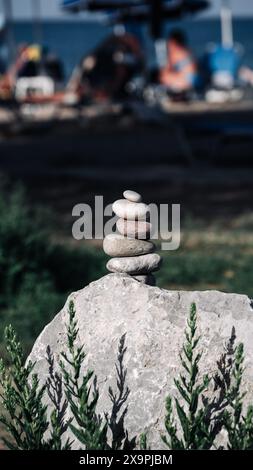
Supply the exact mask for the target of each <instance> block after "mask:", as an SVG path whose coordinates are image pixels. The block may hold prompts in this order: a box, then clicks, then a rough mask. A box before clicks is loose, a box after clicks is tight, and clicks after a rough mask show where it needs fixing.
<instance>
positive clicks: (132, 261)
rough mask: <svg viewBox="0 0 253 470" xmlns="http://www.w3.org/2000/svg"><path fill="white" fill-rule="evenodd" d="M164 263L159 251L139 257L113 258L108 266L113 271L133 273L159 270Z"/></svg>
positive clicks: (147, 272)
mask: <svg viewBox="0 0 253 470" xmlns="http://www.w3.org/2000/svg"><path fill="white" fill-rule="evenodd" d="M161 263H162V258H161V256H160V255H158V254H157V253H151V254H148V255H141V256H137V257H133V258H131V257H127V258H112V259H110V260H109V261H108V263H107V265H106V267H107V269H108V271H110V272H113V273H127V274H131V275H135V274H136V275H138V274H149V273H152V272H153V271H158V269H159V268H160V266H161Z"/></svg>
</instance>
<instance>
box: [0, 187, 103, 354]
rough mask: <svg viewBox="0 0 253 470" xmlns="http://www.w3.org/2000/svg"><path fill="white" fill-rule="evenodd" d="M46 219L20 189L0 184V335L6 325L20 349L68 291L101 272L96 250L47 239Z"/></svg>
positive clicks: (64, 297)
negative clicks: (14, 331) (16, 334)
mask: <svg viewBox="0 0 253 470" xmlns="http://www.w3.org/2000/svg"><path fill="white" fill-rule="evenodd" d="M48 218H49V216H48V214H46V213H45V212H42V211H40V210H33V209H31V208H30V207H29V205H28V203H27V201H26V198H25V195H24V192H23V190H22V188H19V187H18V188H16V189H15V190H12V191H7V188H5V189H4V188H3V187H1V186H0V219H1V223H0V319H1V321H0V335H1V336H2V334H3V331H4V327H5V326H6V325H8V324H9V323H12V324H13V325H14V327H15V328H16V329H17V331H18V332H19V334H20V336H21V338H22V340H24V341H25V343H26V349H27V348H28V347H30V345H31V344H32V343H33V341H34V339H35V338H36V336H37V335H38V334H39V333H40V331H41V329H42V328H43V327H44V326H45V324H46V323H48V321H49V320H50V319H51V318H52V316H53V315H55V312H57V311H58V310H59V309H60V308H61V306H62V305H63V303H64V302H65V299H66V296H67V295H68V294H69V293H70V292H71V291H73V290H77V289H81V288H83V287H84V286H85V285H87V284H88V283H89V282H91V281H92V280H94V279H96V278H99V277H101V276H102V275H103V274H104V273H105V268H104V266H105V262H104V256H103V254H100V253H99V252H98V251H97V250H95V249H91V248H90V249H88V248H86V247H84V248H81V249H75V248H71V247H66V246H61V245H56V244H55V243H52V242H51V239H50V230H49V223H48Z"/></svg>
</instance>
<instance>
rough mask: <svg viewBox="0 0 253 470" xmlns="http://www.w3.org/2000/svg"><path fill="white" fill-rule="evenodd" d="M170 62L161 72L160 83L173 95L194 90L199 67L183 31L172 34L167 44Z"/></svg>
mask: <svg viewBox="0 0 253 470" xmlns="http://www.w3.org/2000/svg"><path fill="white" fill-rule="evenodd" d="M167 52H168V62H167V65H166V66H165V67H164V68H162V69H161V70H160V73H159V81H160V83H161V84H162V85H164V86H165V87H166V88H167V89H168V91H169V92H171V93H172V94H173V93H175V94H178V93H179V94H181V93H185V92H188V91H190V90H193V89H194V88H195V86H196V82H197V80H198V67H197V63H196V61H195V59H194V57H193V55H192V52H191V51H190V49H189V48H188V45H187V39H186V36H185V34H184V33H183V31H181V30H174V31H172V32H171V33H170V36H169V40H168V43H167Z"/></svg>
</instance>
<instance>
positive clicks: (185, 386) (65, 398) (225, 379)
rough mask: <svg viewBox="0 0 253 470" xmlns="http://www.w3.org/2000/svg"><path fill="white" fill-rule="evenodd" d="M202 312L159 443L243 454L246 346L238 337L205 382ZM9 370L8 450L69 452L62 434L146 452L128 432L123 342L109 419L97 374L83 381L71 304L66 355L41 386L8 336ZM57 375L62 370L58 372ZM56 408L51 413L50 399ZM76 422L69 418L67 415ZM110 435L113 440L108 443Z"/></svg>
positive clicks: (252, 412) (5, 389) (191, 331)
mask: <svg viewBox="0 0 253 470" xmlns="http://www.w3.org/2000/svg"><path fill="white" fill-rule="evenodd" d="M200 340H201V338H200V337H199V336H198V335H197V314H196V306H195V305H194V304H193V305H192V306H191V311H190V315H189V318H188V321H187V328H186V331H185V343H184V345H183V349H182V352H181V354H180V360H181V365H182V373H181V374H180V375H179V378H177V379H175V385H176V388H177V392H178V394H177V396H176V397H174V398H172V397H171V396H169V397H168V398H167V400H166V417H165V433H164V434H163V435H162V436H161V439H162V440H163V442H164V444H165V445H166V446H167V447H168V448H169V449H183V450H203V449H215V448H217V449H223V448H227V449H230V450H232V449H233V450H234V449H242V450H253V407H252V406H249V407H248V408H247V409H246V411H245V412H243V408H244V407H243V405H244V399H245V393H243V392H242V378H243V373H244V349H243V345H242V344H239V345H238V346H235V331H234V330H233V331H232V335H231V338H230V340H229V343H228V344H227V348H226V351H225V352H224V354H223V355H222V357H221V358H220V359H219V361H218V362H217V370H216V372H215V374H214V375H213V376H212V377H208V376H203V377H201V376H200V372H199V362H200V360H201V357H202V353H201V352H200V351H199V343H200ZM5 341H6V349H7V352H8V354H9V362H10V367H6V366H5V365H4V363H3V361H1V362H0V386H1V388H2V391H1V392H0V397H1V401H2V404H3V406H4V410H5V411H4V414H2V415H1V416H0V422H2V424H3V425H4V426H5V428H6V429H7V431H8V433H9V436H10V438H9V439H8V440H5V444H6V445H7V446H8V447H9V448H10V449H19V450H32V449H36V450H38V449H40V450H41V449H43V450H70V449H71V448H72V441H71V440H70V439H67V440H66V439H65V438H64V434H65V432H66V431H67V430H68V431H69V432H68V435H71V433H72V434H73V439H74V437H75V438H76V439H77V440H78V441H79V442H80V448H82V449H86V450H94V449H97V450H99V449H100V450H110V449H115V450H121V449H128V450H132V449H136V448H140V449H142V450H145V449H148V448H149V445H148V438H147V435H146V434H145V433H143V434H142V435H141V436H140V437H139V438H138V439H137V438H136V437H134V438H133V439H132V440H131V441H129V439H128V432H127V429H126V428H125V416H126V414H127V405H126V403H127V399H128V396H129V393H130V391H129V389H128V387H127V386H126V377H127V372H126V370H125V368H124V363H123V362H124V354H125V351H126V348H125V337H122V338H121V340H120V343H119V351H118V357H117V363H116V376H117V380H116V382H117V390H116V391H114V390H112V389H111V388H110V389H109V391H108V393H109V397H110V399H111V402H112V410H111V413H110V414H104V415H103V416H101V415H99V414H98V412H97V408H98V400H99V390H98V388H97V380H96V377H94V373H93V371H90V370H88V371H87V372H86V373H85V374H83V367H84V362H85V357H86V356H85V352H84V349H83V347H82V346H79V345H78V325H77V321H76V318H75V309H74V304H73V302H70V305H69V323H68V325H67V345H68V351H67V353H62V354H61V359H60V361H59V364H58V367H55V364H54V358H53V355H52V353H51V351H50V349H49V348H48V350H47V360H48V366H49V372H48V378H47V380H46V383H45V384H40V383H39V379H38V375H37V374H36V373H35V372H34V369H35V366H36V364H32V363H31V362H29V363H27V364H25V365H24V357H23V352H22V348H21V346H20V343H19V342H18V340H17V336H16V334H15V331H14V330H13V328H12V327H11V326H10V327H8V328H6V330H5ZM56 369H57V371H56ZM46 397H47V401H48V399H49V400H50V401H51V405H52V406H51V407H50V410H52V411H50V413H49V411H48V407H47V405H45V400H44V399H45V398H46ZM68 407H69V408H70V411H71V416H72V417H71V418H70V419H66V411H67V408H68ZM221 430H225V431H226V432H227V436H228V437H227V444H226V446H225V447H224V444H217V437H218V436H219V434H220V432H221ZM109 436H110V437H109Z"/></svg>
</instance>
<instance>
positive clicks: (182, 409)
mask: <svg viewBox="0 0 253 470" xmlns="http://www.w3.org/2000/svg"><path fill="white" fill-rule="evenodd" d="M196 330H197V314H196V305H195V304H192V306H191V311H190V316H189V319H188V321H187V329H186V330H185V338H186V341H185V344H184V346H183V351H182V354H180V359H181V364H182V367H183V369H184V374H180V377H179V379H175V380H174V382H175V385H176V387H177V390H178V392H179V395H180V397H181V399H182V401H183V405H182V404H180V402H179V400H178V398H175V405H176V412H177V416H178V420H179V422H180V426H181V431H182V433H181V434H182V435H179V433H178V429H177V425H176V424H175V419H174V416H173V411H174V410H173V400H172V398H171V397H170V396H169V397H168V398H167V401H166V410H167V416H166V419H165V427H166V430H167V435H163V436H162V439H163V441H164V442H165V444H166V445H167V446H168V447H169V448H170V449H188V450H193V449H210V448H211V446H212V445H213V443H214V438H215V435H214V433H213V432H212V427H211V416H210V414H209V409H208V406H206V407H203V406H202V407H201V406H200V401H201V400H203V392H204V391H205V390H206V389H207V388H208V386H209V383H210V378H209V377H208V376H204V377H203V378H202V379H200V377H199V361H200V359H201V356H202V354H201V353H200V352H197V346H198V343H199V340H200V337H197V336H196Z"/></svg>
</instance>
